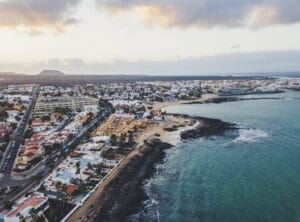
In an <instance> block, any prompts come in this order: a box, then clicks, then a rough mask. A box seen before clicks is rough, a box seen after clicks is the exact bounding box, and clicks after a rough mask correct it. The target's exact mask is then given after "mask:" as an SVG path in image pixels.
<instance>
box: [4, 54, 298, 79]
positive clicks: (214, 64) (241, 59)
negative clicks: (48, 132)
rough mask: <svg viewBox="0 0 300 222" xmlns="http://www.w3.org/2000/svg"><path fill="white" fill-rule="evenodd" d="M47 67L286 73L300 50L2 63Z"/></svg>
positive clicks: (20, 68) (35, 69) (23, 68)
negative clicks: (167, 58) (161, 58)
mask: <svg viewBox="0 0 300 222" xmlns="http://www.w3.org/2000/svg"><path fill="white" fill-rule="evenodd" d="M43 69H55V70H61V71H63V72H65V73H68V74H148V75H205V74H222V73H225V74H231V73H261V72H285V71H298V70H300V51H273V52H253V53H235V54H223V55H217V56H210V57H203V58H186V59H178V60H172V61H152V62H150V61H135V62H132V61H126V60H115V61H113V62H111V63H101V62H96V63H86V62H84V60H82V59H67V60H60V59H52V60H49V61H47V62H40V63H35V64H32V65H28V64H26V65H22V64H6V63H1V62H0V70H2V71H7V72H8V71H17V72H21V73H27V74H37V73H39V72H41V71H42V70H43Z"/></svg>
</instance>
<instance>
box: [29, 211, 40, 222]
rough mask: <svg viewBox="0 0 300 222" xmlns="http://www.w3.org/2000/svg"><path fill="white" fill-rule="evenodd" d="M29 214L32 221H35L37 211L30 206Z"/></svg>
mask: <svg viewBox="0 0 300 222" xmlns="http://www.w3.org/2000/svg"><path fill="white" fill-rule="evenodd" d="M29 214H30V216H31V219H32V222H37V220H38V215H37V211H36V209H34V208H31V209H30V211H29Z"/></svg>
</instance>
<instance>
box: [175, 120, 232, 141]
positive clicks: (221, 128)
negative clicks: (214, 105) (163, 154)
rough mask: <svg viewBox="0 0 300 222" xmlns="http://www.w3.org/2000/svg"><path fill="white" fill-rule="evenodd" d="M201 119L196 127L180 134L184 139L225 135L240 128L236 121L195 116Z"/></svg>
mask: <svg viewBox="0 0 300 222" xmlns="http://www.w3.org/2000/svg"><path fill="white" fill-rule="evenodd" d="M193 119H195V120H197V121H199V123H200V124H199V125H198V126H197V127H196V128H195V129H191V130H187V131H184V132H182V133H181V134H180V136H181V139H182V140H188V139H197V138H200V137H212V136H223V135H224V134H225V133H226V132H228V131H231V130H236V129H238V127H237V125H236V124H234V123H228V122H224V121H222V120H219V119H210V118H203V117H193Z"/></svg>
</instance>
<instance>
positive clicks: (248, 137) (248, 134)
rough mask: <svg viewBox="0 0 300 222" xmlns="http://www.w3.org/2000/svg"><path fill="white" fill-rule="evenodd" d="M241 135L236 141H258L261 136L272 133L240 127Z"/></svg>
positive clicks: (265, 136)
mask: <svg viewBox="0 0 300 222" xmlns="http://www.w3.org/2000/svg"><path fill="white" fill-rule="evenodd" d="M239 134H240V135H239V137H238V138H236V139H235V140H234V142H256V141H258V140H259V139H261V138H267V137H270V134H269V133H268V132H266V131H263V130H260V129H240V130H239Z"/></svg>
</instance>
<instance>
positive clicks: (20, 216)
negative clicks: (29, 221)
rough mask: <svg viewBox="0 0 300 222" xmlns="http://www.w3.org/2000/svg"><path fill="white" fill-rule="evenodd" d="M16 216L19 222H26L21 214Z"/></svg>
mask: <svg viewBox="0 0 300 222" xmlns="http://www.w3.org/2000/svg"><path fill="white" fill-rule="evenodd" d="M17 216H19V221H20V222H26V219H25V217H24V216H23V214H20V213H19V214H18V215H17Z"/></svg>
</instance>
